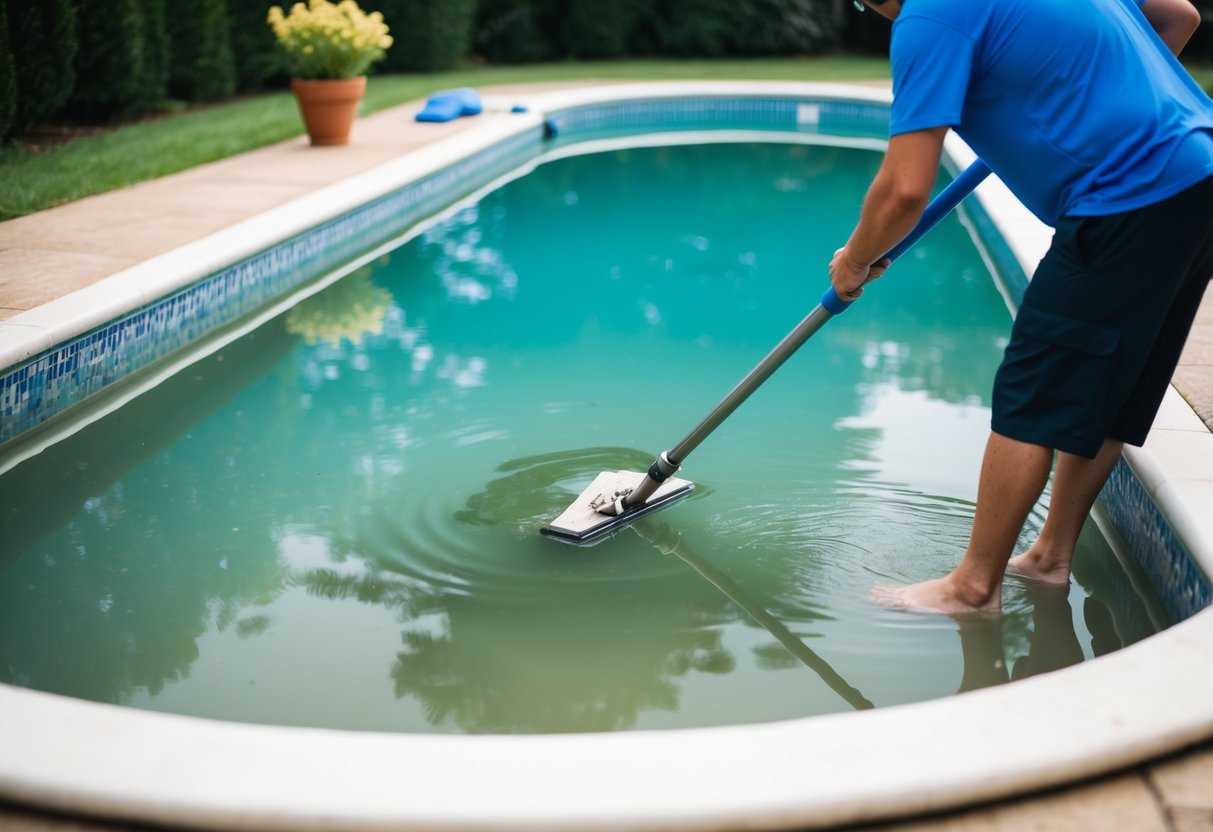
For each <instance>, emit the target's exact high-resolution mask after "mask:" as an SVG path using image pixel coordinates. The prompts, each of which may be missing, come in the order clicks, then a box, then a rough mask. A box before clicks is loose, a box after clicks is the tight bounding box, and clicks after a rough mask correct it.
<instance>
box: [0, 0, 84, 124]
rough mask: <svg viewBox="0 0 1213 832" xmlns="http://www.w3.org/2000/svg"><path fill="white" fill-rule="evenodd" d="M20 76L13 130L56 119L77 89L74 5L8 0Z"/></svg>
mask: <svg viewBox="0 0 1213 832" xmlns="http://www.w3.org/2000/svg"><path fill="white" fill-rule="evenodd" d="M5 5H6V6H7V7H8V27H9V43H10V46H11V49H12V59H13V71H14V72H15V73H16V82H15V90H16V92H15V95H16V96H17V100H16V111H15V113H14V115H13V125H12V126H13V128H15V129H18V130H20V129H22V128H25V127H28V126H29V125H31V124H35V123H37V122H42V121H46V120H47V119H49V118H51V117H52V116H54V115H55V114H56V113H57V112H58V111H59V110H60V108H62V107H63V105H64V104H65V103H66V102H67V100H68V98H69V96H71V94H72V90H73V89H75V87H76V71H75V66H74V62H75V59H76V52H77V43H78V41H77V38H76V15H75V9H74V8H73V7H72V4H71V0H42V2H37V3H32V2H29V0H7V1H6V2H5Z"/></svg>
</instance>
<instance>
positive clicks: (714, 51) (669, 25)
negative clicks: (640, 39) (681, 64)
mask: <svg viewBox="0 0 1213 832" xmlns="http://www.w3.org/2000/svg"><path fill="white" fill-rule="evenodd" d="M738 2H739V0H657V2H656V3H654V7H653V16H652V17H651V18H650V19H649V20H648V21H646V22H647V23H648V26H649V33H648V36H647V37H646V38H645V40H646V41H647V42H650V43H651V44H652V49H653V51H654V53H655V54H657V55H660V56H663V57H698V58H723V57H727V56H728V55H729V54H730V49H731V48H732V45H733V27H734V21H733V11H734V9H735V7H736V6H737V5H738Z"/></svg>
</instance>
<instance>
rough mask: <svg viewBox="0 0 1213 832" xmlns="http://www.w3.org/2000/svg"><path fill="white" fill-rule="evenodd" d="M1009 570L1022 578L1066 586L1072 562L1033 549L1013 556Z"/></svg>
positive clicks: (1008, 564) (1008, 565)
mask: <svg viewBox="0 0 1213 832" xmlns="http://www.w3.org/2000/svg"><path fill="white" fill-rule="evenodd" d="M1007 570H1008V571H1010V572H1013V573H1014V574H1016V575H1018V576H1019V577H1021V578H1030V579H1031V580H1034V581H1041V582H1042V583H1046V584H1057V585H1060V586H1065V585H1067V584H1069V583H1070V562H1069V561H1064V562H1061V561H1057V560H1053V559H1050V558H1046V557H1044V556H1043V555H1038V554H1036V553H1035V552H1034V551H1032V550H1031V549H1029V550H1028V551H1026V552H1024V553H1023V554H1022V555H1019V556H1017V557H1013V558H1011V560H1010V561H1009V562H1008V563H1007Z"/></svg>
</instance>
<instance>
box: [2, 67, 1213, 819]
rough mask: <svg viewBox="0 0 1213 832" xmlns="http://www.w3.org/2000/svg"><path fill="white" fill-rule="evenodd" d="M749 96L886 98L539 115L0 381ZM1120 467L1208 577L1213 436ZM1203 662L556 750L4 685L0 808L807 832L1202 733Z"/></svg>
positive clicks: (401, 163) (822, 89) (996, 791)
mask: <svg viewBox="0 0 1213 832" xmlns="http://www.w3.org/2000/svg"><path fill="white" fill-rule="evenodd" d="M764 93H774V94H783V93H792V94H795V95H806V96H823V95H824V96H835V97H839V98H845V99H851V100H873V101H888V97H889V93H888V92H887V91H886V90H881V89H874V88H867V87H852V86H845V85H822V84H807V83H806V84H787V83H779V84H764V83H757V82H746V83H738V84H725V83H694V82H691V83H678V84H644V85H618V86H610V87H603V88H590V89H581V90H565V91H561V92H558V93H546V94H542V95H536V96H533V97H532V98H531V99H529V100H528V102H527V103H528V104H529V105H530V108H531V112H530V113H529V114H528V115H526V116H524V117H522V120H520V121H513V120H511V121H509V122H507V123H503V122H495V123H494V122H486V123H485V124H484V125H483V126H479V127H476V128H472V129H470V130H468V131H465V132H464V133H461V134H459V135H456V136H454V137H452V138H450V139H447V140H444V141H442V142H439V143H437V144H435V145H432V146H430V147H427V148H425V149H424V150H420V151H417V152H416V153H412V154H408V155H407V156H405V157H402V158H401V159H399V160H397V161H396V162H392V163H390V164H388V165H384V166H382V167H380V168H377V169H376V170H374V171H371V172H369V173H367V174H365V175H362V176H358V177H353V178H351V179H349V180H346V181H344V182H342V183H341V184H339V185H335V186H333V187H330V188H325V189H323V190H322V191H319V192H317V193H314V194H312V195H311V196H308V197H305V198H303V199H300V200H296V201H295V202H293V203H291V204H290V205H287V206H284V207H283V208H281V209H277V210H275V211H271V212H268V213H267V214H264V215H261V216H259V217H256V218H254V219H252V220H249V221H247V222H245V223H241V224H239V225H238V226H235V227H233V228H230V229H228V230H227V231H224V232H220V233H219V234H216V235H212V236H211V237H208V238H207V239H205V240H202V241H199V242H198V243H195V244H192V245H190V246H186V247H184V248H182V249H179V250H177V251H174V252H171V253H169V254H166V255H164V256H162V257H159V258H156V259H155V260H154V261H149V262H148V263H144V264H141V265H140V266H137V267H135V268H133V269H129V270H127V271H126V272H123V273H121V274H119V275H115V276H114V277H112V278H109V279H107V280H105V281H102V282H101V283H100V284H97V285H95V286H93V287H90V288H89V289H85V290H82V291H81V292H78V293H75V294H73V295H70V296H68V297H66V298H63V299H61V300H58V301H55V302H52V303H50V304H47V305H46V306H43V307H40V308H38V309H35V310H31V311H30V312H26V313H22V314H20V315H17V316H15V317H14V318H11V319H9V320H8V321H6V322H3V323H0V367H2V366H8V365H9V364H11V363H14V362H15V361H17V360H20V359H21V358H23V357H30V356H32V355H35V354H37V353H39V352H41V351H42V350H44V349H46V348H48V347H49V346H53V345H55V344H57V343H59V342H60V341H62V340H63V339H64V338H67V337H70V336H71V335H74V334H78V333H79V332H82V331H85V330H87V329H88V328H90V327H91V326H94V325H96V324H97V323H102V322H104V321H106V320H109V319H110V318H112V317H113V316H114V314H115V312H116V311H119V310H121V309H123V308H130V307H131V306H132V305H140V304H142V303H145V302H148V301H150V300H152V299H154V298H157V297H160V296H163V295H164V294H165V293H166V292H168V291H172V290H173V289H175V288H179V287H180V286H183V285H186V284H188V283H189V282H191V281H192V280H195V279H197V278H198V277H201V276H203V275H204V274H206V273H208V272H210V271H212V270H214V269H215V268H216V267H218V266H219V265H223V264H225V263H226V262H231V258H232V257H233V255H235V256H242V255H243V254H247V253H251V252H253V251H257V250H260V249H261V248H263V247H264V246H265V244H266V242H267V241H268V240H272V239H280V238H281V236H282V235H284V234H289V233H294V232H295V231H298V230H302V229H303V228H306V227H308V226H311V225H314V224H315V223H316V222H318V221H321V220H324V219H327V218H329V217H331V216H334V215H335V214H339V213H341V212H343V211H345V210H348V208H351V207H353V206H355V205H358V204H361V203H363V202H365V201H366V200H368V199H371V198H374V197H375V196H378V195H380V194H382V193H384V192H386V191H389V190H391V189H393V188H396V187H399V186H400V185H402V184H405V183H406V182H408V181H411V180H412V179H415V178H417V177H418V176H421V175H423V174H424V173H425V172H428V171H431V170H435V169H437V168H439V167H442V166H443V165H445V164H448V163H450V162H451V161H454V160H455V159H458V158H462V157H463V156H465V155H467V154H470V153H472V152H475V151H477V150H479V149H481V148H483V147H487V146H490V145H491V144H493V143H495V142H498V141H501V140H502V139H504V138H507V137H509V136H511V135H514V134H515V133H516V131H518V130H520V129H526V128H533V127H534V126H536V125H537V124H539V123H540V122H541V121H542V117H543V116H542V114H543V113H544V112H550V111H553V110H557V109H560V108H563V107H569V106H576V105H578V104H583V103H590V102H598V101H613V100H621V99H627V98H655V97H681V96H692V95H736V94H741V95H751V94H764ZM517 100H518V99H517V98H516V97H515V98H512V99H511V103H514V102H515V101H517ZM946 149H947V153H948V155H949V156H951V157H952V158H953V160H954V161H955V162H956V163H958V164H959V165H961V166H963V165H965V164H967V163H968V162H969V161H970V160H971V159H972V153H971V152H970V151H969V150H968V148H966V147H965V146H964V145H963V143H961V142H959V141H958V140H949V143H948V145H947V148H946ZM978 196H979V198H980V199H981V200H982V202H983V205H984V207H985V208H986V210H987V211H988V212H989V213H990V215H991V216H992V217H993V218H994V219H995V221H996V222H997V223H998V225H999V227H1000V228H1002V229H1003V230H1004V233H1005V234H1006V236H1007V239H1008V242H1009V243H1010V244H1011V245H1012V248H1013V250H1014V252H1015V254H1016V256H1017V257H1019V259H1020V262H1021V263H1022V264H1023V266H1024V268H1025V271H1026V272H1028V273H1031V271H1032V268H1033V267H1034V265H1035V263H1036V262H1037V261H1038V260H1039V258H1040V256H1041V254H1042V253H1043V251H1044V248H1045V247H1046V246H1047V245H1048V239H1049V231H1048V229H1047V228H1044V227H1043V226H1041V225H1040V224H1039V223H1038V222H1037V221H1035V219H1034V218H1032V217H1031V215H1030V214H1028V213H1027V212H1026V210H1024V209H1023V208H1022V207H1021V206H1020V205H1019V204H1018V202H1016V201H1015V200H1014V198H1013V197H1011V196H1010V194H1009V193H1008V192H1007V191H1006V189H1005V187H1004V186H1002V185H1001V183H999V182H997V181H987V182H986V183H985V184H983V185H982V186H981V187H980V188H979V189H978ZM274 235H279V236H277V237H275V236H274ZM1126 457H1127V458H1128V461H1129V463H1130V465H1131V466H1132V467H1133V469H1134V470H1135V471H1136V472H1138V474H1139V476H1140V477H1141V478H1142V481H1143V483H1144V484H1145V485H1146V488H1147V490H1148V491H1149V492H1150V493H1151V494H1152V495H1153V496H1154V497H1155V499H1156V500H1157V501H1158V505H1159V507H1160V509H1161V510H1162V511H1163V513H1164V514H1166V516H1167V517H1168V519H1169V520H1170V521H1171V523H1172V524H1173V528H1174V529H1175V530H1176V531H1177V532H1178V533H1179V534H1180V536H1181V537H1182V538H1183V539H1184V540H1185V542H1186V543H1187V544H1188V546H1189V547H1190V549H1191V550H1192V553H1193V556H1194V557H1195V558H1196V560H1197V561H1198V563H1199V564H1200V566H1201V567H1202V568H1203V569H1204V571H1205V572H1206V574H1209V573H1213V516H1211V515H1213V511H1210V507H1213V434H1210V433H1209V431H1208V429H1207V428H1205V426H1204V425H1203V423H1201V421H1200V420H1199V418H1197V417H1196V415H1195V414H1194V413H1193V412H1192V411H1191V409H1190V408H1188V407H1187V405H1186V404H1185V403H1184V402H1183V400H1182V398H1181V397H1180V396H1178V395H1177V394H1176V393H1175V392H1174V391H1171V392H1170V393H1169V394H1168V397H1167V400H1166V402H1165V404H1164V409H1163V412H1162V413H1161V414H1160V416H1159V419H1158V423H1157V425H1156V427H1155V430H1154V431H1153V432H1152V433H1151V436H1150V440H1149V442H1148V443H1147V445H1146V447H1145V448H1143V449H1140V450H1133V451H1130V452H1128V453H1127V454H1126ZM1210 655H1213V609H1209V610H1205V611H1204V612H1201V613H1199V614H1197V615H1195V616H1193V617H1192V618H1190V619H1188V620H1186V621H1184V622H1182V623H1180V624H1178V625H1176V626H1174V627H1172V628H1170V629H1168V630H1165V631H1163V632H1161V633H1159V634H1157V635H1155V636H1152V637H1150V638H1148V639H1146V640H1144V641H1142V642H1139V643H1137V644H1135V645H1132V646H1130V647H1128V648H1125V649H1123V650H1120V651H1117V652H1115V653H1112V654H1110V655H1106V656H1103V657H1100V658H1097V659H1094V660H1091V661H1088V662H1084V663H1082V664H1080V665H1077V666H1074V667H1070V668H1067V669H1064V670H1060V671H1056V672H1053V673H1049V674H1044V675H1041V676H1036V677H1032V678H1030V679H1026V680H1023V681H1017V682H1014V683H1013V684H1010V685H1005V686H1001V687H996V688H987V689H984V690H980V691H974V692H970V693H965V694H960V695H957V696H954V697H950V698H946V699H938V700H932V701H928V702H922V703H917V704H913V705H903V706H895V707H888V708H880V709H877V710H875V711H865V712H861V713H844V714H837V715H828V716H820V717H812V718H806V719H797V720H789V721H783V722H777V723H768V724H761V725H749V726H735V727H724V728H700V729H685V730H676V731H637V732H626V733H611V734H581V735H552V736H447V735H409V734H384V733H369V732H349V731H336V730H320V729H308V728H288V727H275V726H262V725H246V724H238V723H230V722H219V721H212V720H206V719H200V718H195V717H186V716H175V715H168V714H160V713H154V712H149V711H140V710H135V709H131V708H124V707H118V706H112V705H104V704H98V703H92V702H85V701H81V700H75V699H70V698H66V697H61V696H56V695H52V694H46V693H40V692H36V691H31V690H26V689H21V688H16V687H11V686H6V685H0V799H8V800H12V801H18V802H25V803H30V804H33V805H37V806H41V807H46V808H49V809H55V810H63V811H68V812H79V813H84V814H96V815H101V816H107V817H114V818H126V819H133V820H138V821H142V822H152V823H162V824H170V825H181V826H196V827H218V828H224V829H291V830H297V829H342V830H358V829H389V828H390V829H438V830H444V829H498V830H501V829H519V830H522V829H526V830H536V829H553V830H554V829H560V830H576V829H587V830H590V829H594V830H597V829H635V828H644V829H669V830H674V829H678V830H716V829H735V828H741V827H744V828H753V829H777V828H811V827H823V826H831V825H837V824H841V823H847V822H859V821H870V820H876V819H884V818H891V817H902V816H912V815H918V814H922V813H925V812H932V811H938V810H942V809H947V808H953V807H957V806H961V805H966V804H970V803H974V802H978V801H984V800H991V799H996V798H1003V797H1007V796H1010V795H1016V794H1022V793H1026V792H1030V791H1033V790H1037V789H1041V788H1047V787H1055V786H1057V785H1060V784H1062V783H1066V782H1071V781H1074V780H1078V779H1081V778H1085V777H1089V776H1093V775H1097V774H1101V773H1104V772H1108V771H1112V770H1115V769H1118V768H1122V767H1125V766H1129V765H1132V764H1135V763H1139V762H1142V761H1144V760H1148V759H1151V758H1154V757H1157V756H1159V755H1162V754H1165V753H1168V752H1171V751H1175V750H1177V749H1180V748H1182V747H1183V746H1185V745H1188V744H1191V743H1194V742H1197V741H1200V740H1203V739H1206V738H1208V737H1210V736H1213V696H1210V695H1209V691H1210V690H1213V662H1210V661H1209V656H1210Z"/></svg>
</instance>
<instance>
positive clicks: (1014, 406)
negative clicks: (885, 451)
mask: <svg viewBox="0 0 1213 832" xmlns="http://www.w3.org/2000/svg"><path fill="white" fill-rule="evenodd" d="M1210 275H1213V178H1210V179H1206V180H1205V181H1204V182H1201V183H1200V184H1198V185H1195V186H1193V187H1191V188H1189V189H1188V190H1186V191H1183V192H1182V193H1180V194H1178V195H1176V196H1174V197H1171V198H1169V199H1166V200H1163V201H1162V202H1159V203H1157V204H1155V205H1150V206H1147V207H1145V208H1140V209H1137V210H1134V211H1128V212H1126V213H1121V214H1111V215H1108V216H1101V217H1067V218H1065V219H1063V220H1062V221H1061V222H1060V223H1059V224H1058V225H1057V229H1056V232H1055V234H1054V236H1053V244H1052V246H1050V248H1049V251H1048V253H1047V254H1046V255H1045V257H1044V259H1043V260H1041V262H1040V266H1039V267H1038V268H1037V270H1036V274H1035V275H1034V276H1033V278H1032V280H1031V282H1030V283H1029V284H1028V289H1027V291H1026V292H1025V293H1024V297H1023V303H1022V304H1021V305H1020V308H1019V313H1018V314H1017V315H1016V317H1015V324H1014V326H1013V327H1012V329H1011V341H1010V343H1009V344H1008V345H1007V349H1006V354H1005V355H1004V357H1003V361H1002V365H1001V366H1000V367H999V369H998V373H997V375H996V376H995V379H994V401H993V411H994V412H993V419H992V427H993V429H994V431H995V432H996V433H999V434H1002V435H1003V436H1007V437H1010V438H1011V439H1017V440H1019V441H1021V442H1029V443H1031V444H1034V445H1044V446H1046V447H1049V448H1055V449H1057V450H1060V451H1065V452H1067V453H1071V454H1077V455H1079V456H1084V457H1094V456H1095V454H1096V453H1097V452H1098V451H1099V448H1100V446H1101V445H1102V444H1103V442H1104V440H1105V439H1118V440H1121V441H1123V442H1126V443H1128V444H1130V445H1140V444H1142V443H1143V442H1145V439H1146V434H1147V433H1148V432H1149V430H1150V425H1151V424H1152V423H1153V421H1154V416H1155V415H1156V414H1157V413H1158V408H1159V406H1160V405H1161V403H1162V399H1163V396H1164V394H1165V393H1166V390H1167V385H1168V384H1169V383H1170V381H1171V375H1172V373H1173V372H1174V371H1175V365H1176V364H1177V363H1178V362H1179V355H1180V352H1182V350H1183V345H1184V341H1185V340H1186V339H1187V337H1188V331H1189V330H1190V329H1191V327H1192V321H1193V319H1194V318H1195V317H1196V311H1197V308H1198V307H1199V306H1200V301H1201V297H1202V296H1203V295H1204V292H1205V288H1206V287H1207V286H1208V285H1209V278H1210Z"/></svg>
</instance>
